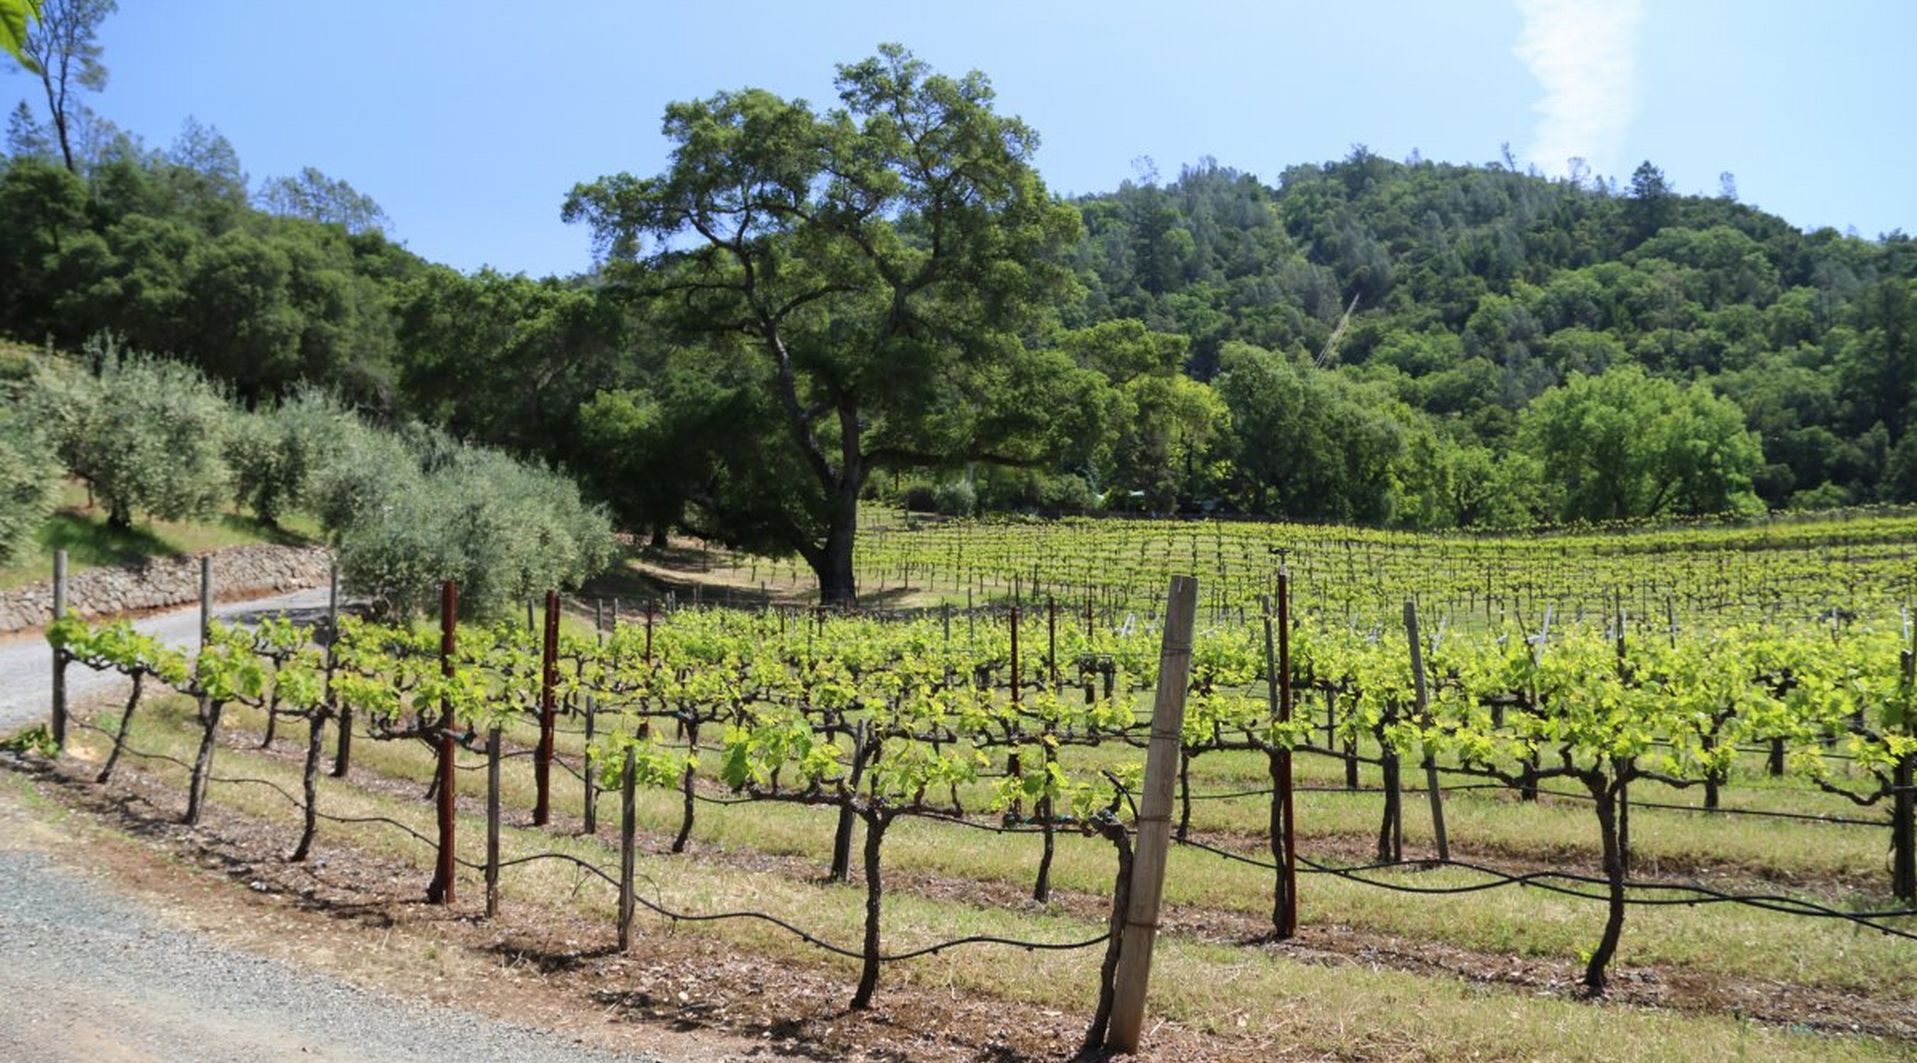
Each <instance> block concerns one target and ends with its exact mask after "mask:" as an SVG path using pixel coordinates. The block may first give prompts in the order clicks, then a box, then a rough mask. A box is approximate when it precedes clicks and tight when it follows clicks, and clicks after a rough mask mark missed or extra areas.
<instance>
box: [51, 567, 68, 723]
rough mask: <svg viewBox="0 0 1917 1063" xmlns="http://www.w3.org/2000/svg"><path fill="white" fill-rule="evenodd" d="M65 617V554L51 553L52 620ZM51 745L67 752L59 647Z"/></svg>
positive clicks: (63, 660)
mask: <svg viewBox="0 0 1917 1063" xmlns="http://www.w3.org/2000/svg"><path fill="white" fill-rule="evenodd" d="M66 615H67V552H66V551H65V550H55V551H54V552H53V619H54V620H55V621H59V620H63V619H65V618H66ZM53 744H54V746H55V747H56V748H57V749H58V750H59V751H60V752H61V753H65V752H66V751H67V653H66V651H65V650H63V649H60V648H59V647H57V646H56V647H54V649H53Z"/></svg>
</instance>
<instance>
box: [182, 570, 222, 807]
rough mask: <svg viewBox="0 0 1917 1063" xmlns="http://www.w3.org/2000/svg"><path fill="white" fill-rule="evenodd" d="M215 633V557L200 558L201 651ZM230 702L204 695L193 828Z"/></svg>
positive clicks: (192, 790)
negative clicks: (224, 713)
mask: <svg viewBox="0 0 1917 1063" xmlns="http://www.w3.org/2000/svg"><path fill="white" fill-rule="evenodd" d="M212 634H213V556H212V555H211V554H207V555H204V556H202V557H201V558H200V645H199V651H198V652H200V653H205V652H206V643H207V640H208V639H209V638H210V637H211V636H212ZM225 707H226V703H225V702H223V701H214V700H213V699H212V698H210V697H208V696H207V695H206V693H205V692H204V691H202V692H201V694H200V725H201V728H202V731H201V737H200V751H199V754H198V755H197V756H195V757H194V758H193V771H192V773H191V777H190V778H189V779H188V782H187V791H186V815H185V816H184V817H182V819H181V820H180V822H182V823H185V824H186V825H187V826H189V827H193V826H198V825H199V822H200V810H201V808H202V807H203V804H204V802H205V801H206V791H207V787H208V786H209V785H210V783H211V780H212V775H213V753H214V750H215V749H217V748H218V745H219V733H220V714H221V712H222V711H223V710H224V709H225Z"/></svg>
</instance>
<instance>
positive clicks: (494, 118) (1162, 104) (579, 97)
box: [0, 0, 1917, 274]
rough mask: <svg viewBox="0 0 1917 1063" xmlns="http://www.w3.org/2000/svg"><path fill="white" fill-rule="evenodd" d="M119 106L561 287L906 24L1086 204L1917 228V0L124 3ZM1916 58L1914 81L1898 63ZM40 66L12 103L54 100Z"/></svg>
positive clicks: (411, 235)
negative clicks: (1691, 217)
mask: <svg viewBox="0 0 1917 1063" xmlns="http://www.w3.org/2000/svg"><path fill="white" fill-rule="evenodd" d="M121 8H122V10H121V11H120V12H119V14H117V15H115V16H113V17H112V18H111V19H110V20H109V21H108V22H107V24H106V26H105V27H104V29H103V32H102V40H103V43H104V44H105V47H106V56H105V58H106V62H107V64H108V66H109V68H110V70H111V71H112V80H111V83H110V84H109V85H108V87H107V90H106V91H105V92H104V93H103V94H101V95H99V96H98V97H96V98H94V100H93V101H92V102H93V105H94V106H95V107H96V108H97V109H98V110H99V111H101V112H102V113H104V114H105V115H107V116H108V117H110V118H112V119H113V120H115V121H117V122H119V123H120V124H121V125H122V126H124V127H126V128H128V129H131V130H133V131H134V132H137V133H139V134H140V135H142V136H144V137H145V138H146V139H147V140H148V142H149V143H150V144H153V145H156V146H157V145H164V144H165V143H167V142H168V141H170V140H171V139H172V138H173V135H174V134H175V132H177V130H178V129H179V126H180V124H181V122H182V121H183V120H184V119H185V118H186V117H187V116H188V115H193V116H195V117H197V118H198V119H199V120H201V121H202V122H206V123H210V124H212V125H214V126H217V127H218V128H219V129H220V131H221V132H223V133H225V134H226V135H227V136H228V138H230V139H231V140H232V141H233V143H234V145H235V146H236V147H237V148H238V150H239V153H240V157H241V159H242V161H243V162H244V164H245V166H246V168H247V170H248V171H249V173H251V174H252V176H253V177H254V178H255V179H256V180H257V179H259V178H262V177H266V176H273V175H279V174H285V173H291V172H296V171H297V170H298V169H299V168H300V167H302V166H306V165H314V166H318V167H319V168H320V169H322V170H324V171H326V172H327V173H328V174H330V175H332V176H335V177H342V178H345V179H346V180H348V181H350V182H351V183H352V184H353V185H355V186H356V187H358V188H359V189H360V190H362V191H364V192H367V193H369V194H371V195H372V196H373V197H374V198H375V199H377V200H378V201H379V202H380V204H381V205H382V206H384V207H385V208H386V211H387V213H388V214H389V215H390V216H391V217H392V219H393V222H394V233H395V235H396V236H397V238H399V239H400V240H402V241H404V242H405V243H406V244H407V245H408V246H409V247H411V248H412V249H413V250H414V251H416V252H418V253H420V254H422V255H425V256H427V257H428V258H432V259H435V260H439V261H444V262H448V263H451V264H453V265H456V266H459V267H461V268H464V269H473V268H477V267H479V266H481V265H487V264H490V265H492V266H495V267H498V268H501V269H505V270H508V271H525V272H528V273H534V274H543V273H551V272H558V273H570V272H575V271H578V270H581V269H584V268H586V267H587V266H588V265H589V263H590V255H589V249H588V241H587V234H586V233H585V232H584V231H582V230H581V229H578V228H575V227H569V226H566V225H563V224H561V223H560V221H559V205H560V202H561V200H562V199H563V197H564V195H565V193H566V191H567V189H569V188H570V187H571V186H572V185H573V183H574V182H576V181H580V180H587V179H591V178H593V177H595V176H598V175H600V174H603V173H609V172H616V171H619V170H630V171H633V172H635V173H652V172H656V171H657V170H659V169H660V168H661V167H662V165H663V163H664V158H665V150H666V145H665V143H664V141H663V140H662V138H661V137H660V136H659V133H658V125H659V115H660V111H661V108H662V107H663V105H664V104H665V103H666V102H668V101H670V100H675V99H685V98H689V97H694V96H701V95H705V94H708V93H711V92H713V91H715V90H717V89H720V88H736V87H741V86H746V85H755V86H761V87H764V88H768V89H771V90H773V91H775V92H779V93H781V94H785V95H792V96H802V97H805V98H807V99H809V100H812V101H813V102H815V103H826V102H829V101H830V100H831V97H832V91H831V79H832V70H833V64H835V63H838V62H846V61H851V60H854V59H858V58H861V57H863V56H866V55H868V54H870V53H871V51H872V49H873V47H874V45H876V44H877V43H878V42H880V41H889V40H896V41H899V42H901V43H903V44H905V45H907V46H908V47H910V48H912V49H913V50H914V51H916V52H917V53H918V54H919V55H920V56H921V57H923V58H924V59H926V60H928V61H929V62H931V63H932V64H933V65H934V66H935V67H936V68H938V69H940V70H944V71H949V72H954V73H956V72H960V71H963V70H966V69H970V68H977V69H980V70H983V71H985V72H986V73H987V74H989V75H990V76H991V78H992V80H993V82H994V84H995V85H996V87H997V89H998V92H999V105H1000V107H1001V109H1002V110H1004V111H1007V112H1010V113H1014V114H1018V115H1021V116H1022V117H1024V118H1025V120H1026V121H1027V122H1029V123H1030V124H1032V125H1033V126H1034V127H1035V128H1036V129H1037V130H1038V131H1039V133H1040V136H1041V137H1042V147H1041V149H1040V153H1039V157H1038V164H1039V167H1040V170H1041V172H1042V173H1043V174H1044V175H1045V178H1046V180H1047V181H1048V182H1049V183H1050V184H1051V186H1052V187H1053V188H1054V189H1057V190H1059V191H1062V192H1068V193H1076V192H1094V191H1102V190H1106V189H1110V188H1112V187H1114V186H1116V185H1117V184H1118V182H1119V181H1121V180H1123V179H1125V178H1126V177H1130V176H1133V175H1134V174H1135V172H1136V170H1135V168H1134V167H1135V164H1134V160H1137V159H1140V158H1142V157H1149V158H1151V159H1152V160H1154V161H1155V162H1156V164H1157V168H1158V170H1159V172H1160V173H1162V174H1163V175H1164V176H1166V177H1171V176H1173V175H1175V174H1176V173H1177V171H1178V167H1179V166H1180V165H1181V164H1183V163H1187V162H1191V161H1193V160H1196V159H1198V158H1199V157H1201V156H1205V155H1210V156H1213V157H1215V158H1217V159H1218V160H1219V161H1220V162H1221V163H1224V164H1225V165H1228V166H1233V167H1236V168H1238V169H1241V170H1248V171H1250V172H1252V173H1255V174H1258V175H1259V176H1260V177H1263V178H1265V179H1267V180H1275V178H1276V176H1277V174H1278V172H1279V171H1280V170H1281V169H1283V168H1284V167H1285V166H1288V165H1292V164H1295V163H1303V162H1321V161H1324V160H1327V159H1333V158H1340V157H1343V156H1344V155H1346V154H1347V153H1348V152H1349V150H1350V146H1351V145H1352V144H1354V143H1364V144H1366V145H1368V146H1369V147H1370V148H1371V150H1373V151H1375V152H1378V153H1380V154H1383V155H1388V156H1391V157H1394V158H1402V157H1404V156H1405V155H1407V154H1409V153H1410V152H1411V151H1412V150H1413V149H1414V148H1415V149H1417V150H1418V151H1419V152H1420V153H1421V154H1422V155H1423V156H1424V157H1425V158H1428V159H1440V160H1447V161H1455V162H1487V161H1491V160H1494V159H1496V158H1498V155H1499V150H1500V145H1501V144H1503V143H1505V142H1509V143H1510V145H1511V148H1512V150H1513V151H1514V152H1515V153H1516V154H1517V156H1518V158H1519V161H1520V162H1521V163H1535V164H1536V165H1537V166H1538V167H1539V168H1540V169H1542V170H1544V171H1546V172H1548V173H1553V174H1557V173H1562V172H1563V169H1564V165H1565V163H1564V156H1567V155H1570V154H1579V155H1583V156H1585V157H1587V158H1589V159H1590V160H1591V162H1592V165H1593V167H1594V168H1595V169H1596V170H1597V172H1599V173H1602V174H1611V175H1615V176H1617V177H1619V178H1624V177H1626V176H1628V174H1629V172H1630V170H1631V169H1632V168H1633V167H1634V166H1636V164H1637V163H1638V162H1639V161H1640V160H1642V159H1645V158H1649V159H1651V160H1653V161H1654V162H1656V163H1657V164H1658V165H1659V166H1661V167H1662V168H1663V169H1664V171H1665V173H1666V174H1667V176H1669V177H1670V178H1671V180H1672V181H1673V182H1674V183H1675V184H1676V185H1677V187H1679V188H1680V189H1683V190H1685V191H1700V192H1704V191H1708V192H1713V193H1714V192H1715V191H1716V190H1717V187H1718V174H1719V173H1720V172H1723V171H1730V172H1732V173H1734V174H1735V175H1736V181H1737V187H1738V190H1739V193H1740V197H1741V198H1742V199H1744V200H1745V201H1746V202H1750V203H1754V204H1756V205H1758V206H1761V207H1763V208H1765V209H1767V210H1771V211H1774V212H1776V213H1779V214H1781V215H1783V216H1784V217H1785V218H1787V219H1789V220H1790V221H1791V222H1793V223H1795V224H1797V225H1800V226H1803V227H1807V228H1810V227H1816V226H1820V225H1834V226H1836V227H1838V228H1845V227H1848V226H1855V227H1856V228H1857V229H1858V230H1859V231H1860V232H1862V233H1863V234H1864V235H1866V236H1875V235H1877V234H1879V233H1881V232H1884V231H1887V230H1890V229H1893V228H1902V229H1905V230H1907V231H1909V230H1917V206H1914V205H1913V201H1912V198H1911V194H1910V189H1911V188H1912V187H1913V183H1912V176H1911V175H1912V174H1913V173H1917V138H1913V137H1912V136H1911V135H1910V134H1911V129H1912V126H1911V114H1910V110H1911V109H1910V98H1911V91H1912V90H1911V88H1910V84H1909V81H1908V74H1907V69H1906V67H1905V65H1904V63H1905V56H1903V55H1900V54H1899V51H1900V50H1901V49H1905V48H1907V47H1908V46H1909V44H1910V42H1911V41H1913V40H1917V3H1912V2H1910V0H1881V2H1879V0H1871V2H1866V0H1826V2H1825V3H1821V4H1817V5H1808V4H1802V3H1795V2H1782V0H1745V2H1742V3H1737V2H1731V0H1449V2H1438V0H1393V2H1383V0H1373V2H1370V3H1352V4H1330V3H1324V2H1323V0H1318V2H1314V3H1292V2H1289V0H1287V2H1256V0H1239V2H1232V3H1223V2H1185V3H1163V2H1158V3H1132V2H1129V0H1105V2H1096V3H1093V2H1076V0H1073V2H1053V0H1024V2H1019V3H1004V2H998V0H978V2H972V3H967V4H952V3H943V4H923V3H910V2H904V0H893V2H890V3H883V2H866V0H841V2H835V3H809V4H808V3H795V2H792V0H785V2H773V3H767V2H760V0H733V2H731V3H727V4H723V5H721V4H711V3H706V4H699V3H677V2H671V0H654V2H646V3H641V2H637V0H632V2H615V0H565V2H556V3H548V4H540V5H534V4H528V3H525V2H524V0H518V2H512V3H506V2H494V0H463V2H441V0H384V2H374V0H332V2H328V3H323V4H322V3H311V2H297V3H296V2H289V0H122V2H121ZM1900 71H1904V73H1900ZM35 88H36V86H35V85H33V84H32V83H30V82H29V81H28V80H27V79H26V78H25V77H22V76H17V75H16V76H11V77H4V78H0V102H4V103H5V105H6V106H7V107H9V108H11V107H12V105H13V102H14V100H15V99H17V98H25V99H28V100H29V101H31V102H33V103H34V104H35V105H36V106H37V105H38V99H37V97H36V96H34V95H33V94H32V93H33V91H34V90H35Z"/></svg>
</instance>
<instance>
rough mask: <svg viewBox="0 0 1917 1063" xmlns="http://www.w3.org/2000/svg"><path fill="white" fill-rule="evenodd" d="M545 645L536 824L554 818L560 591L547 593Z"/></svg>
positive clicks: (535, 771) (535, 776) (535, 760)
mask: <svg viewBox="0 0 1917 1063" xmlns="http://www.w3.org/2000/svg"><path fill="white" fill-rule="evenodd" d="M545 635H546V637H545V645H544V647H543V650H542V652H541V654H540V658H539V751H538V753H537V754H536V755H535V756H534V757H533V785H534V787H535V788H536V789H537V791H538V794H537V797H536V798H535V800H534V801H533V826H535V827H543V826H545V825H546V824H547V822H548V821H550V820H551V819H552V727H553V686H554V684H555V683H557V682H558V680H559V592H558V591H547V592H546V631H545Z"/></svg>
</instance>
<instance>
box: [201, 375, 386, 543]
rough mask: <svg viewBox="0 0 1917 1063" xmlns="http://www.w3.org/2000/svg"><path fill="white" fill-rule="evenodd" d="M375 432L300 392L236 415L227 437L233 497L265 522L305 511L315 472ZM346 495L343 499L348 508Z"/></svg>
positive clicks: (328, 399)
mask: <svg viewBox="0 0 1917 1063" xmlns="http://www.w3.org/2000/svg"><path fill="white" fill-rule="evenodd" d="M374 434H376V433H375V432H374V430H373V429H371V428H368V427H367V426H366V425H364V424H362V423H361V422H360V420H359V418H358V417H357V416H356V415H355V414H354V413H353V412H352V411H351V410H349V409H347V408H346V407H345V406H343V405H341V404H340V402H339V401H338V400H336V399H334V398H333V397H332V396H331V395H330V394H328V393H326V392H324V391H321V390H319V389H317V388H303V389H301V390H299V391H297V392H295V393H294V394H293V396H292V397H291V398H289V399H287V400H286V401H285V402H283V403H281V404H280V405H279V406H278V407H277V408H275V409H273V410H272V411H270V412H267V413H239V414H237V415H236V416H235V418H234V423H233V425H232V432H231V434H230V435H229V437H228V439H227V444H226V459H227V463H228V464H229V465H231V466H232V467H233V475H234V480H235V498H236V500H237V501H239V502H240V503H241V504H242V505H245V506H248V507H250V508H251V509H252V510H253V512H254V513H256V514H258V515H259V518H260V519H261V520H263V521H266V522H267V523H268V524H277V523H279V519H280V517H281V516H283V515H284V514H286V513H287V512H289V511H291V510H294V509H300V508H307V507H308V506H309V504H310V502H311V501H312V498H311V496H312V495H314V494H315V493H316V489H317V487H318V484H317V481H318V479H319V472H320V470H321V469H322V468H323V467H324V466H326V465H327V463H328V462H329V460H330V456H331V455H335V454H338V453H340V452H342V451H344V450H346V449H348V448H349V447H351V446H352V445H354V437H357V436H370V435H374ZM350 499H351V495H350V493H349V497H348V499H347V502H346V505H347V508H348V509H351V508H352V504H351V500H350Z"/></svg>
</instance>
